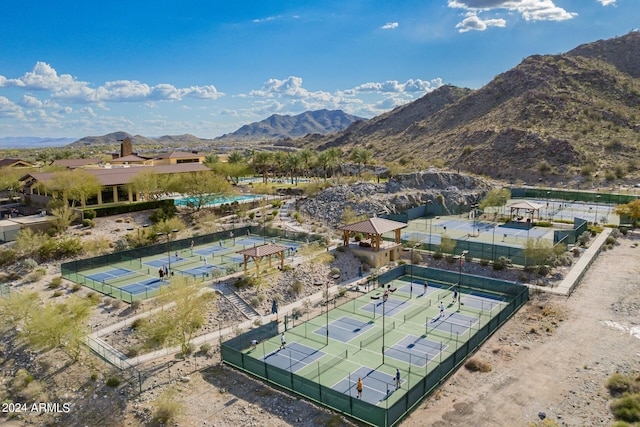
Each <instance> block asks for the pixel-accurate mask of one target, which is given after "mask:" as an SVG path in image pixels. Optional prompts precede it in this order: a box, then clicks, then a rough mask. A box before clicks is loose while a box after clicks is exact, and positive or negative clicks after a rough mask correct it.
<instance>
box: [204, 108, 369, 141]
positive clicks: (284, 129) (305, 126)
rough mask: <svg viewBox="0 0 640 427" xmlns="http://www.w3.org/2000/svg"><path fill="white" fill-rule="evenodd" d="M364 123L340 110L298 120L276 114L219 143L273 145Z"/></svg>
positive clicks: (309, 114)
mask: <svg viewBox="0 0 640 427" xmlns="http://www.w3.org/2000/svg"><path fill="white" fill-rule="evenodd" d="M361 120H364V119H363V118H361V117H356V116H353V115H351V114H347V113H345V112H344V111H341V110H335V111H329V110H318V111H306V112H304V113H302V114H298V115H296V116H289V115H284V116H283V115H279V114H273V115H272V116H270V117H268V118H266V119H264V120H262V121H259V122H256V123H251V124H248V125H244V126H242V127H241V128H240V129H238V130H237V131H235V132H233V133H228V134H225V135H222V136H220V137H218V138H216V141H273V140H278V139H287V138H298V137H301V136H305V135H308V134H316V135H324V134H327V133H333V132H339V131H341V130H343V129H345V128H347V127H348V126H349V125H351V124H352V123H355V122H358V121H361Z"/></svg>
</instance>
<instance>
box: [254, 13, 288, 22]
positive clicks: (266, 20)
mask: <svg viewBox="0 0 640 427" xmlns="http://www.w3.org/2000/svg"><path fill="white" fill-rule="evenodd" d="M281 18H282V16H281V15H276V16H267V17H266V18H257V19H254V20H253V21H252V22H253V23H254V24H262V23H264V22H271V21H276V20H278V19H281Z"/></svg>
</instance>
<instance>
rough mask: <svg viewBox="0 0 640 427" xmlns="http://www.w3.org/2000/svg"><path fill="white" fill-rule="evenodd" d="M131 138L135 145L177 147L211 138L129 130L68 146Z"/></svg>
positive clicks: (101, 144) (114, 142)
mask: <svg viewBox="0 0 640 427" xmlns="http://www.w3.org/2000/svg"><path fill="white" fill-rule="evenodd" d="M125 138H130V139H131V143H132V144H133V146H134V147H141V146H144V147H147V148H150V147H158V148H161V147H175V146H181V145H192V144H201V145H202V144H206V143H208V142H210V140H206V139H201V138H198V137H197V136H193V135H189V134H185V135H164V136H160V137H157V138H148V137H146V136H142V135H131V134H129V133H127V132H113V133H110V134H107V135H103V136H86V137H84V138H82V139H79V140H77V141H76V142H74V143H72V144H69V145H68V147H71V148H73V147H87V146H92V147H107V146H113V147H117V146H119V145H120V141H122V140H123V139H125Z"/></svg>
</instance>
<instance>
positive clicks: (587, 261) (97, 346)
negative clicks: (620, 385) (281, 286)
mask: <svg viewBox="0 0 640 427" xmlns="http://www.w3.org/2000/svg"><path fill="white" fill-rule="evenodd" d="M611 231H612V230H611V229H609V228H606V229H604V230H603V231H602V233H600V234H599V235H598V236H597V237H596V239H595V240H594V241H593V242H592V243H591V245H590V246H589V248H587V250H586V251H585V252H584V254H582V256H581V257H580V259H579V260H578V262H576V263H575V264H574V265H573V267H572V268H571V270H570V271H569V273H568V274H567V276H566V277H565V278H564V280H562V282H561V283H560V284H559V285H558V286H556V287H553V288H551V287H544V286H536V285H529V289H530V290H535V291H539V292H546V293H552V294H557V295H565V296H569V295H571V292H573V290H574V289H575V287H576V286H577V285H578V284H579V283H580V280H581V279H582V277H583V276H584V274H585V273H586V271H587V270H588V269H589V267H590V266H591V263H592V262H593V261H594V259H595V258H596V257H597V256H598V254H599V253H600V250H601V248H602V246H603V245H604V244H605V242H606V240H607V237H609V236H610V235H611ZM296 258H298V257H296ZM300 262H302V259H297V260H295V261H294V262H292V264H294V265H295V264H298V263H300ZM237 274H239V273H237ZM367 278H368V275H367V276H364V277H357V278H354V279H351V280H348V281H345V282H342V283H340V284H339V285H334V286H332V287H330V288H329V294H330V295H335V294H337V292H338V290H339V288H340V287H346V288H347V289H354V288H355V287H356V286H357V285H364V284H365V283H366V281H367ZM223 286H227V285H226V284H223V283H220V284H216V283H213V284H211V286H210V288H209V289H213V290H214V291H215V290H217V291H218V292H220V293H222V291H223V290H222V289H221V288H222V287H223ZM323 293H324V289H322V290H321V291H319V292H317V293H315V294H313V295H311V296H310V297H308V298H304V299H302V300H299V301H296V302H294V303H291V304H289V305H287V306H284V307H281V308H280V310H279V311H280V313H291V312H292V311H293V310H294V309H297V308H301V307H302V306H303V305H304V304H305V301H307V300H308V301H310V302H311V304H316V303H318V302H320V301H322V300H323V298H324V295H323ZM170 307H171V305H170V304H169V305H166V306H164V307H159V308H156V309H153V310H150V311H147V312H144V313H140V314H138V315H136V316H134V317H131V318H129V319H126V320H123V321H121V322H118V323H114V324H113V325H110V326H107V327H105V328H103V329H101V330H99V331H97V332H94V333H92V334H90V335H89V336H88V337H87V340H86V343H87V345H88V346H89V347H90V348H91V349H92V350H93V351H94V352H96V353H98V354H100V355H101V356H102V357H103V358H104V359H105V360H107V361H108V362H110V363H111V364H112V365H114V366H117V367H118V368H120V369H126V368H129V367H132V366H136V365H139V364H142V363H145V362H149V361H152V360H155V359H158V358H161V357H164V356H167V355H170V354H176V353H178V352H180V351H181V348H180V346H175V347H171V348H164V349H161V350H157V351H153V352H150V353H146V354H143V355H140V356H137V357H135V358H127V357H126V356H125V355H124V354H123V353H121V352H120V351H118V350H116V349H115V348H113V347H112V346H111V345H109V344H108V343H107V342H105V341H104V340H103V339H101V338H100V336H105V335H108V334H110V333H112V332H114V331H116V330H120V329H123V328H126V327H128V326H129V325H131V323H132V322H133V321H134V320H136V319H141V318H145V317H148V316H150V315H152V314H153V313H155V312H157V311H159V310H163V309H164V308H170ZM278 316H279V315H275V317H274V315H271V314H270V315H267V316H257V315H256V316H253V317H252V318H251V319H249V320H246V321H244V322H242V323H240V324H237V325H233V326H230V327H227V328H223V329H220V330H218V331H217V332H211V333H208V334H204V335H200V336H198V337H195V338H194V339H192V340H191V343H192V344H194V345H195V346H196V348H198V347H200V346H201V345H202V344H205V343H211V342H215V341H218V342H221V341H222V338H223V337H226V336H229V335H234V334H236V333H237V331H238V330H243V331H245V330H248V329H251V328H252V327H253V326H254V325H255V324H256V322H257V319H259V320H260V323H261V324H265V323H268V322H271V321H273V320H275V319H278ZM283 327H284V326H281V327H280V328H281V329H282V328H283Z"/></svg>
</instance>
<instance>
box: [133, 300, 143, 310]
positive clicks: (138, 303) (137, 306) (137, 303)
mask: <svg viewBox="0 0 640 427" xmlns="http://www.w3.org/2000/svg"><path fill="white" fill-rule="evenodd" d="M141 305H142V301H140V300H135V301H131V305H130V307H131V310H132V311H134V312H135V311H138V309H139V308H140V306H141Z"/></svg>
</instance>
